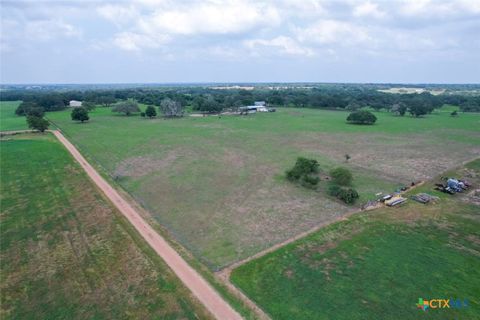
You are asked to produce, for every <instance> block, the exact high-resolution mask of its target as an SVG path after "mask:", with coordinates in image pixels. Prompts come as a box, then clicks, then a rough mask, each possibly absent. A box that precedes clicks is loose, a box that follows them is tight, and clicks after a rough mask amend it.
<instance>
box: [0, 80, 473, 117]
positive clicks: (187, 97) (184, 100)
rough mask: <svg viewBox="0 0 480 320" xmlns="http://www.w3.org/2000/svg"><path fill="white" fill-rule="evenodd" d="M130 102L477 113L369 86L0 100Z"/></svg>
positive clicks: (458, 102) (466, 103)
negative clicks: (444, 108) (259, 103)
mask: <svg viewBox="0 0 480 320" xmlns="http://www.w3.org/2000/svg"><path fill="white" fill-rule="evenodd" d="M129 98H130V99H135V100H137V101H138V102H139V103H143V104H147V105H156V106H159V105H160V104H161V101H162V100H163V99H165V98H170V99H172V100H174V101H177V102H179V103H181V104H182V105H183V106H192V108H193V110H197V111H203V112H218V111H220V110H223V109H227V108H228V109H230V108H238V107H240V106H245V105H251V104H253V103H254V102H255V101H266V102H267V104H268V105H269V106H272V107H297V108H321V109H346V110H357V109H360V108H363V107H371V108H373V109H375V110H380V109H386V110H393V111H395V112H397V111H398V110H400V111H402V110H404V109H408V110H410V109H412V110H413V109H417V110H421V114H425V113H430V112H432V111H433V110H434V109H436V108H440V107H441V106H443V105H444V104H450V105H455V106H459V107H460V110H462V111H467V112H468V111H475V112H479V111H480V96H478V95H469V94H465V93H462V92H461V93H455V92H449V93H448V94H440V95H432V94H430V93H428V92H423V93H420V94H417V93H415V94H392V93H385V92H380V91H378V90H377V88H375V87H373V88H372V86H371V85H340V84H339V85H333V84H332V85H324V86H318V87H305V88H281V89H273V90H272V89H267V88H262V87H258V88H255V89H253V90H244V89H228V90H221V89H213V88H208V87H174V88H172V87H170V88H130V89H108V90H85V91H80V90H65V91H63V90H62V91H43V90H42V91H35V90H25V89H13V90H5V91H2V92H1V94H0V100H3V101H12V100H23V101H28V102H35V103H36V104H37V105H38V106H40V107H42V108H43V109H44V110H45V111H55V110H61V109H64V108H65V107H66V106H67V105H68V103H69V101H70V100H79V101H89V102H92V103H95V104H97V105H102V106H106V107H107V106H111V105H112V104H114V103H115V102H117V101H120V100H125V99H129Z"/></svg>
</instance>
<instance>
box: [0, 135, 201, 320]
mask: <svg viewBox="0 0 480 320" xmlns="http://www.w3.org/2000/svg"><path fill="white" fill-rule="evenodd" d="M0 148H1V163H2V175H1V195H2V196H1V220H0V222H1V233H0V238H1V239H0V240H1V249H0V264H1V270H0V278H1V281H0V291H1V308H0V318H2V319H132V318H133V319H147V318H148V319H199V318H200V319H210V315H209V314H208V313H207V312H206V311H205V310H204V309H203V307H202V306H200V305H199V304H198V303H197V302H196V300H195V299H193V298H192V297H191V294H190V292H189V291H188V290H187V289H186V288H185V287H184V286H183V285H182V284H181V283H180V281H179V280H178V279H177V278H176V277H175V275H174V274H173V272H172V271H171V270H170V269H168V267H167V266H166V265H165V264H164V262H163V261H162V260H161V259H160V258H159V257H158V256H157V255H156V254H155V253H154V252H153V250H151V249H150V248H149V247H148V245H146V243H145V242H144V241H143V239H141V238H140V237H139V236H138V235H137V234H136V232H135V231H134V230H133V228H132V227H130V225H129V224H128V222H127V221H126V220H124V218H123V217H122V216H121V215H120V213H119V212H117V211H116V209H114V208H113V206H112V205H111V204H110V203H109V202H107V200H105V199H104V198H103V196H102V195H100V194H99V191H98V190H97V189H96V188H95V187H94V185H93V184H92V182H91V181H90V180H89V179H88V178H87V176H86V174H85V173H84V172H83V171H82V169H81V168H80V166H79V165H77V163H75V162H74V160H73V158H72V157H71V156H70V154H69V153H68V152H67V151H66V150H65V149H64V148H63V146H62V145H61V144H60V143H59V142H58V141H57V140H56V139H55V138H54V137H53V135H51V134H35V135H34V134H21V135H16V136H7V137H4V138H2V139H1V140H0Z"/></svg>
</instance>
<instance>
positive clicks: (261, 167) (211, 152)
mask: <svg viewBox="0 0 480 320" xmlns="http://www.w3.org/2000/svg"><path fill="white" fill-rule="evenodd" d="M376 115H377V117H378V118H379V120H378V123H377V124H375V125H373V126H358V125H349V124H346V123H345V118H346V117H347V113H346V112H340V111H325V110H312V109H283V108H282V109H279V110H278V111H277V112H275V113H268V114H255V115H249V116H244V117H240V116H221V117H217V116H210V117H200V118H198V117H185V118H183V119H174V120H164V119H153V120H149V119H144V118H141V117H139V116H130V117H126V116H122V115H117V114H113V113H112V112H111V110H110V109H104V108H98V109H97V110H95V111H94V112H92V113H91V121H90V122H89V123H85V124H79V123H75V122H72V121H71V120H70V113H69V111H65V112H54V113H49V114H48V118H49V119H51V120H52V121H53V122H54V123H55V124H56V125H58V126H59V127H60V128H61V129H62V131H63V132H64V133H66V134H67V135H68V137H69V138H70V139H71V140H72V142H73V143H75V144H76V145H77V146H78V147H79V148H80V149H81V150H82V152H83V153H85V154H86V155H87V157H89V158H90V159H91V160H92V162H94V163H95V164H97V165H98V166H99V167H102V169H103V170H104V172H107V173H108V174H109V175H110V176H111V177H113V178H114V179H115V180H116V181H117V182H118V183H119V184H120V185H121V186H122V187H123V188H124V189H125V190H127V191H128V192H129V193H130V194H132V195H133V196H134V197H135V198H136V199H137V200H138V201H139V202H140V203H142V204H143V205H144V206H145V207H146V208H147V209H148V210H149V211H150V212H151V213H152V216H153V217H154V218H155V219H156V220H157V221H158V222H160V223H161V224H162V225H164V226H166V227H167V228H168V229H169V230H170V231H171V232H172V234H173V235H174V236H175V237H176V239H177V240H179V241H180V242H181V243H182V244H183V245H184V246H186V247H187V248H189V249H190V250H191V251H192V252H194V254H195V255H196V256H197V257H200V258H201V259H202V260H203V261H204V262H205V263H206V264H207V265H209V266H210V267H211V268H213V269H217V268H221V267H223V266H225V265H228V264H230V263H232V262H234V261H237V260H239V259H242V258H245V257H248V256H250V255H252V254H254V253H256V252H258V251H260V250H262V249H264V248H267V247H269V246H271V245H273V244H275V243H278V242H280V241H282V240H285V239H287V238H289V237H292V236H295V235H297V234H299V233H300V232H303V231H306V230H309V229H310V228H312V227H315V226H317V225H319V224H320V223H325V222H329V221H333V220H335V219H337V218H339V217H341V216H343V215H344V214H345V213H347V212H349V211H351V210H356V209H357V208H358V206H359V205H360V204H361V203H362V202H365V201H367V200H368V199H371V198H373V197H374V195H375V194H376V193H378V192H392V191H393V190H394V189H396V188H398V187H399V186H402V185H406V184H410V183H411V182H412V181H418V180H424V179H428V178H430V177H433V176H435V175H437V174H438V173H439V172H443V171H444V170H446V169H448V168H451V167H452V166H455V165H458V164H459V163H461V162H463V161H466V160H469V159H472V158H474V157H478V156H479V154H480V142H479V141H480V130H478V127H479V124H480V115H478V114H461V115H460V116H459V117H458V118H453V117H450V115H449V114H448V113H446V112H437V113H435V114H431V115H428V116H426V117H424V118H419V119H415V118H411V117H408V116H406V117H396V116H393V115H392V114H390V113H382V112H380V113H377V114H376ZM345 154H349V155H350V156H351V160H350V161H349V162H348V163H346V162H345V158H344V156H345ZM298 156H306V157H313V158H315V159H317V160H318V161H319V163H320V167H321V169H322V170H323V171H324V172H328V170H330V169H331V168H333V167H335V166H345V167H348V168H350V169H351V170H352V171H353V174H354V177H355V181H354V187H355V188H356V189H357V190H358V191H359V193H360V195H361V198H360V201H359V202H358V204H357V205H356V206H353V207H348V206H345V205H344V204H342V203H340V202H338V201H337V200H335V199H332V198H330V197H328V196H327V195H326V192H325V189H326V182H325V181H322V182H321V184H320V190H319V191H311V190H306V189H303V188H301V187H298V186H295V185H292V184H291V183H289V182H288V181H286V179H285V178H284V172H285V170H286V169H288V168H289V167H291V166H292V165H293V164H294V162H295V159H296V158H297V157H298Z"/></svg>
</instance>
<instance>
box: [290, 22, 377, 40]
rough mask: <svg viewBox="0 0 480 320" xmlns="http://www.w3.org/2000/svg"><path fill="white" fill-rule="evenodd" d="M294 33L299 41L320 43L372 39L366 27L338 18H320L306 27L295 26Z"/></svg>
mask: <svg viewBox="0 0 480 320" xmlns="http://www.w3.org/2000/svg"><path fill="white" fill-rule="evenodd" d="M295 33H296V34H297V37H298V39H299V40H300V41H301V42H306V43H317V44H320V45H327V44H339V45H354V44H360V43H365V42H370V41H372V40H373V39H372V38H371V37H370V35H369V33H368V31H367V29H366V28H364V27H361V26H357V25H353V24H350V23H348V22H343V21H338V20H321V21H319V22H317V23H314V24H312V25H310V26H308V27H306V28H296V29H295Z"/></svg>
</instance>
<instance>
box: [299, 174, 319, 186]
mask: <svg viewBox="0 0 480 320" xmlns="http://www.w3.org/2000/svg"><path fill="white" fill-rule="evenodd" d="M319 181H320V178H319V177H312V176H308V175H306V176H304V177H303V179H302V181H301V182H300V184H301V185H302V186H304V187H305V188H310V189H314V188H315V187H316V186H317V184H318V182H319Z"/></svg>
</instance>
